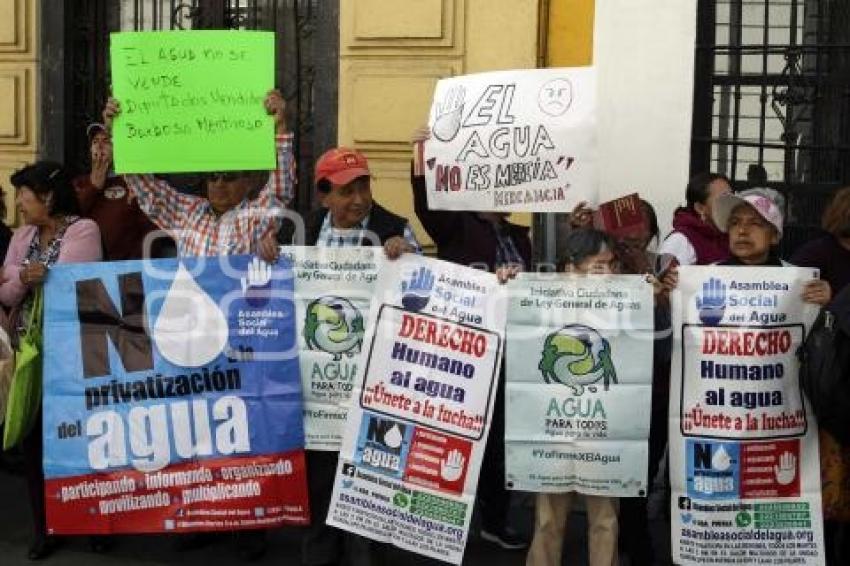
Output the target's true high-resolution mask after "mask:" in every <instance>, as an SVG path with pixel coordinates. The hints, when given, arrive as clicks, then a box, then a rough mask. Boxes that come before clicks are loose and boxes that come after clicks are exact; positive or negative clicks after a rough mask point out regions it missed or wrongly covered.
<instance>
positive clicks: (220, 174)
mask: <svg viewBox="0 0 850 566" xmlns="http://www.w3.org/2000/svg"><path fill="white" fill-rule="evenodd" d="M252 173H253V171H216V172H213V173H207V174H206V175H204V179H206V180H207V181H211V182H212V181H224V182H225V183H228V182H232V181H236V180H238V179H242V178H243V177H248V176H249V175H251V174H252Z"/></svg>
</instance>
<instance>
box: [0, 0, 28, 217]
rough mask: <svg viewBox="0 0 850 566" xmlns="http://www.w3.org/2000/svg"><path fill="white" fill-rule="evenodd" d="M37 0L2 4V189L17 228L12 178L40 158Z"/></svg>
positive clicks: (0, 1) (10, 0)
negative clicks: (37, 123)
mask: <svg viewBox="0 0 850 566" xmlns="http://www.w3.org/2000/svg"><path fill="white" fill-rule="evenodd" d="M36 16H37V14H36V0H0V186H2V187H3V188H4V190H5V193H6V208H7V216H6V218H5V221H6V222H7V223H9V224H14V221H15V207H14V204H13V202H14V191H13V190H12V187H11V185H10V184H9V175H10V174H11V173H12V172H13V171H15V170H16V169H18V168H20V167H21V166H23V165H24V164H26V163H29V162H31V161H33V160H35V158H36V151H37V138H36V69H37V35H36Z"/></svg>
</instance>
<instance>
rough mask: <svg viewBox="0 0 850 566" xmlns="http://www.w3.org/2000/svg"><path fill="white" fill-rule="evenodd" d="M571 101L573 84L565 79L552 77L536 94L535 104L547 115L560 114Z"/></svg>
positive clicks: (567, 107)
mask: <svg viewBox="0 0 850 566" xmlns="http://www.w3.org/2000/svg"><path fill="white" fill-rule="evenodd" d="M572 101H573V85H572V83H570V81H569V80H567V79H552V80H551V81H549V82H547V83H546V84H544V85H543V87H542V88H541V89H540V93H539V94H538V95H537V105H538V106H539V107H540V110H541V111H543V113H545V114H548V115H549V116H560V115H561V114H563V113H564V112H566V111H567V109H569V107H570V104H572Z"/></svg>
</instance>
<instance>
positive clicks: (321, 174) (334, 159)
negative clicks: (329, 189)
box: [316, 147, 369, 185]
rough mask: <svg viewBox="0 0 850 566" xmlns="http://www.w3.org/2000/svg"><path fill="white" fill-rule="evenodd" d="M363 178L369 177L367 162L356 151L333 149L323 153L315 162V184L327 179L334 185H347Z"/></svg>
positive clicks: (346, 148) (364, 157) (342, 148)
mask: <svg viewBox="0 0 850 566" xmlns="http://www.w3.org/2000/svg"><path fill="white" fill-rule="evenodd" d="M363 176H366V177H368V176H369V162H368V161H366V156H365V155H363V154H362V153H360V152H359V151H357V150H356V149H350V148H348V147H335V148H334V149H329V150H328V151H326V152H325V153H323V154H322V156H321V157H320V158H319V160H318V161H317V162H316V183H318V182H319V181H322V180H324V179H327V180H328V181H330V182H331V183H333V184H334V185H347V184H348V183H350V182H351V181H353V180H354V179H356V178H357V177H363Z"/></svg>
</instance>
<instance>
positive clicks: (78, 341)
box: [44, 256, 309, 534]
mask: <svg viewBox="0 0 850 566" xmlns="http://www.w3.org/2000/svg"><path fill="white" fill-rule="evenodd" d="M45 290H46V302H45V322H44V328H45V335H44V349H45V358H44V472H45V478H46V487H45V489H46V498H47V521H48V530H49V532H50V533H53V534H93V533H140V532H174V533H180V532H191V531H217V530H222V531H224V530H228V531H229V530H237V529H257V528H266V527H274V526H279V525H282V524H298V525H301V524H306V523H307V522H308V520H309V510H308V504H307V491H306V476H305V470H304V431H303V425H302V408H303V403H302V398H301V384H300V380H299V379H298V373H299V372H298V348H297V344H296V340H295V325H294V320H295V315H294V305H293V300H292V292H293V277H292V270H291V267H290V264H289V263H288V262H286V261H285V260H282V261H281V262H279V263H277V264H276V265H274V266H270V265H268V264H265V263H263V262H261V261H259V260H258V259H256V258H251V257H250V256H230V257H221V258H212V257H211V258H184V259H181V260H176V259H169V260H156V261H126V262H114V263H88V264H68V265H57V266H55V267H54V268H53V269H51V271H50V277H49V278H48V279H47V284H46V287H45Z"/></svg>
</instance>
